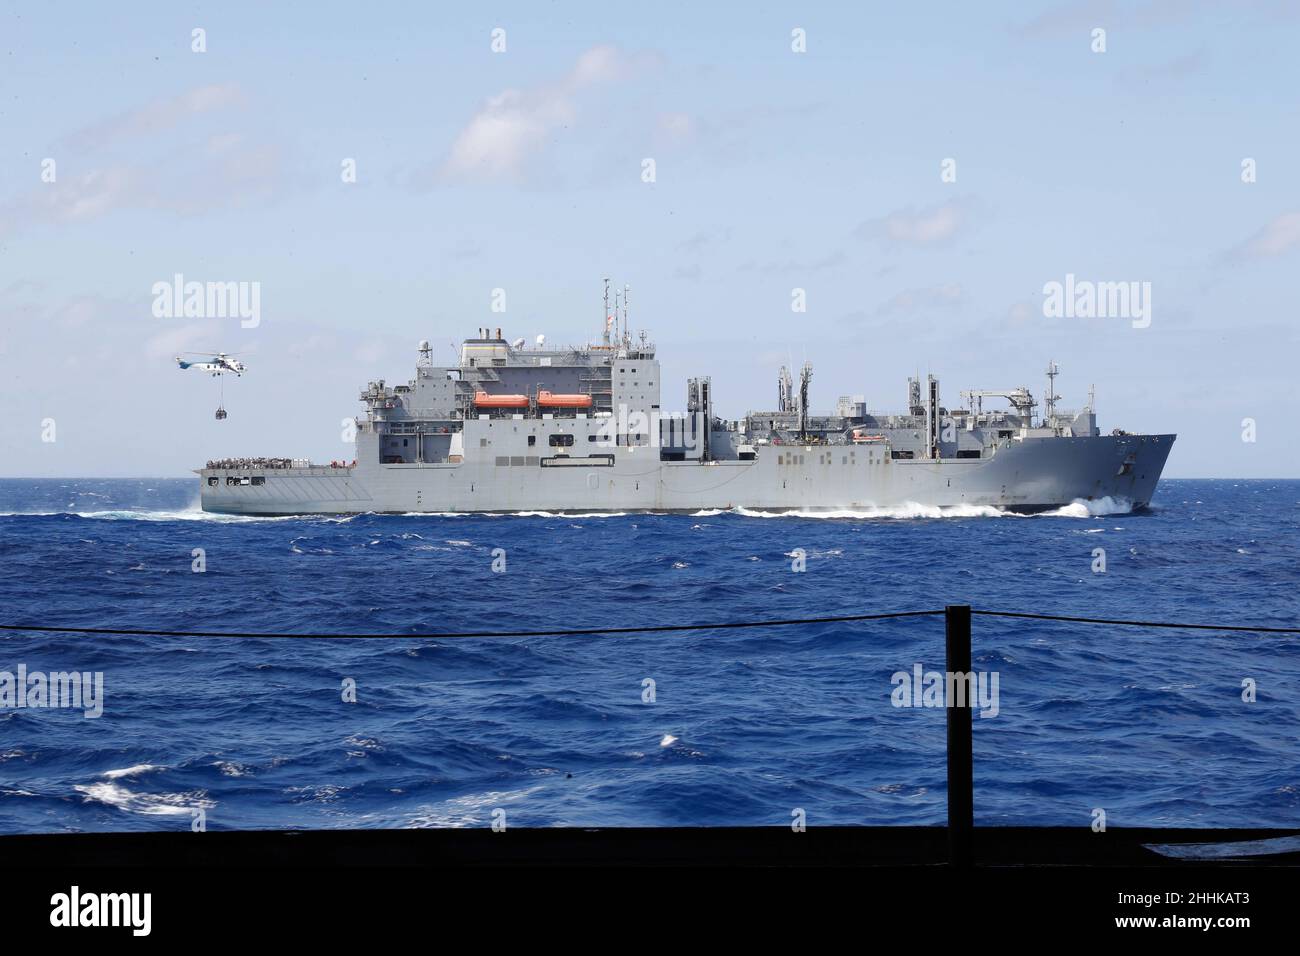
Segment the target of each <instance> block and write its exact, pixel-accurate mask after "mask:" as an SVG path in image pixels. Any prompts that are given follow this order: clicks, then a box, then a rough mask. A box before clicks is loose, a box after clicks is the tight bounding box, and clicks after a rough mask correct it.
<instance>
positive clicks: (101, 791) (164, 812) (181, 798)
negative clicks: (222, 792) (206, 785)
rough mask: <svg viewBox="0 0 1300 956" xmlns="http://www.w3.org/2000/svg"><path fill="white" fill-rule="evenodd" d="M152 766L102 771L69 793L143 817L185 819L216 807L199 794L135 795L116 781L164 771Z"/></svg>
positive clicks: (163, 768) (88, 801) (87, 800)
mask: <svg viewBox="0 0 1300 956" xmlns="http://www.w3.org/2000/svg"><path fill="white" fill-rule="evenodd" d="M166 769H167V768H166V767H160V766H157V765H155V764H137V765H136V766H134V767H124V768H122V769H120V770H106V771H105V772H104V773H101V774H100V776H101V777H103V778H104V779H103V780H101V781H97V782H95V783H87V784H76V785H75V786H73V788H72V789H73V790H74V791H75V792H77V793H80V794H81V795H82V797H83V799H85V801H86V802H87V803H102V804H105V805H107V806H110V807H116V808H117V809H119V810H125V811H126V812H128V813H138V814H142V815H144V816H188V815H189V814H190V813H191V812H193V811H194V810H198V809H202V810H207V809H211V808H212V807H214V806H216V803H215V801H213V800H210V799H208V797H207V795H206V794H205V793H203V792H202V791H193V792H190V793H138V792H136V791H133V790H128V789H127V788H126V787H125V786H123V785H122V784H121V783H118V782H117V781H119V780H122V779H126V778H130V777H136V776H139V775H140V774H143V773H147V772H149V771H153V770H166Z"/></svg>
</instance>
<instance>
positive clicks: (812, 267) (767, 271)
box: [739, 250, 848, 275]
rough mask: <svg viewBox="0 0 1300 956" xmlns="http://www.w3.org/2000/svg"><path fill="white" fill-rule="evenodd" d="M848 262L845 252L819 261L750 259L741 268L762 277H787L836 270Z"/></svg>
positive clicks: (830, 254) (823, 257)
mask: <svg viewBox="0 0 1300 956" xmlns="http://www.w3.org/2000/svg"><path fill="white" fill-rule="evenodd" d="M847 262H848V256H846V255H845V254H844V252H843V251H841V250H837V251H835V252H830V253H827V254H826V255H824V256H822V257H821V258H819V259H785V260H779V261H778V260H772V261H770V262H757V261H755V260H753V259H750V260H748V261H746V262H745V263H743V264H742V265H741V266H740V267H739V271H741V272H758V273H760V274H761V275H785V274H790V273H803V272H821V271H823V270H825V269H835V268H838V267H839V266H842V265H844V264H845V263H847Z"/></svg>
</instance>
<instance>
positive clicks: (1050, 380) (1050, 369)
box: [1043, 361, 1061, 429]
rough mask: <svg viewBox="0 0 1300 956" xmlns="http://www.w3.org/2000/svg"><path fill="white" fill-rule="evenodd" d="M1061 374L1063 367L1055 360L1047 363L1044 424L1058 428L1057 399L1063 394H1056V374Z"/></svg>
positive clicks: (1046, 426)
mask: <svg viewBox="0 0 1300 956" xmlns="http://www.w3.org/2000/svg"><path fill="white" fill-rule="evenodd" d="M1060 374H1061V367H1060V366H1059V365H1057V364H1056V363H1055V362H1051V361H1049V362H1048V363H1047V395H1046V397H1044V399H1043V415H1044V419H1043V426H1044V427H1045V428H1051V429H1055V428H1056V401H1057V399H1059V398H1060V397H1061V396H1060V395H1057V394H1056V376H1058V375H1060Z"/></svg>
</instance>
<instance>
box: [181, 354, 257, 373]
mask: <svg viewBox="0 0 1300 956" xmlns="http://www.w3.org/2000/svg"><path fill="white" fill-rule="evenodd" d="M184 354H186V355H212V353H211V352H186V353H184ZM176 364H177V365H178V366H179V367H180V368H182V369H187V368H199V369H202V370H203V371H205V372H211V373H212V374H213V375H221V374H223V373H225V372H234V373H235V375H243V374H244V370H245V365H244V363H243V362H240V361H238V360H237V359H235V358H233V357H232V356H230V355H227V354H226V353H225V352H218V353H217V354H216V355H213V356H212V358H210V359H208V360H207V361H206V362H187V361H185V359H183V358H181V356H179V355H178V356H176Z"/></svg>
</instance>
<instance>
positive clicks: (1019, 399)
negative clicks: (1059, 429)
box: [961, 385, 1038, 421]
mask: <svg viewBox="0 0 1300 956" xmlns="http://www.w3.org/2000/svg"><path fill="white" fill-rule="evenodd" d="M961 397H962V398H963V399H965V400H966V402H967V404H968V405H969V406H970V410H971V413H972V414H974V415H975V416H976V417H977V418H978V417H979V415H980V414H981V413H982V412H983V411H984V399H986V398H1005V399H1006V400H1007V401H1009V402H1010V403H1011V406H1012V407H1013V408H1014V409H1015V410H1016V412H1017V414H1019V415H1020V416H1022V417H1023V418H1024V419H1025V420H1026V421H1027V420H1028V419H1029V416H1030V415H1031V413H1032V412H1033V410H1034V407H1035V406H1036V405H1037V404H1038V403H1037V402H1035V401H1034V396H1032V395H1030V394H1029V389H1027V388H1025V387H1024V386H1023V385H1022V386H1021V387H1020V388H1013V389H1008V390H1005V391H999V390H997V389H989V390H984V389H973V390H971V391H966V392H962V393H961Z"/></svg>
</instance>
